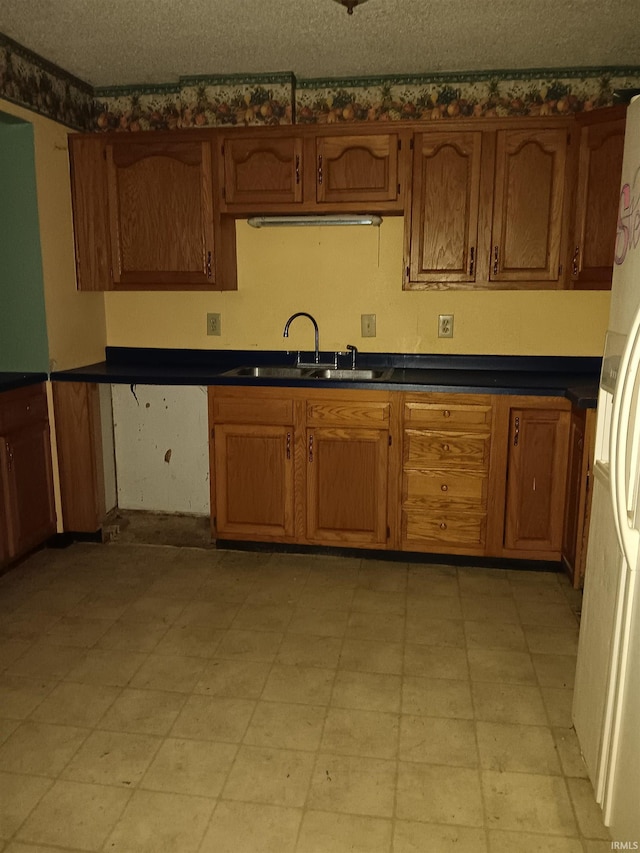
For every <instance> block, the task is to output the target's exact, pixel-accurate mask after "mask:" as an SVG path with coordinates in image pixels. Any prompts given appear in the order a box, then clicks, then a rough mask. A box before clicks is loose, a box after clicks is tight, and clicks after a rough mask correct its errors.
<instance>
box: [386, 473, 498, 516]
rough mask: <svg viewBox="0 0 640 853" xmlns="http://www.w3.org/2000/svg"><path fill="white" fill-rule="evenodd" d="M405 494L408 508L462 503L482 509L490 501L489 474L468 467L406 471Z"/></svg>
mask: <svg viewBox="0 0 640 853" xmlns="http://www.w3.org/2000/svg"><path fill="white" fill-rule="evenodd" d="M403 494H404V495H405V499H404V506H405V507H406V508H409V506H411V507H412V508H415V509H418V508H419V507H420V506H422V505H424V506H434V505H437V506H438V508H451V507H452V506H454V505H455V506H458V505H460V506H461V507H462V508H463V509H464V507H465V506H468V507H469V508H470V509H471V508H476V509H478V510H480V511H482V510H484V508H485V506H486V502H487V478H486V477H485V476H484V475H483V474H481V473H478V474H473V473H470V472H466V471H465V472H464V473H459V472H456V471H447V470H443V471H438V470H432V471H405V474H404V491H403Z"/></svg>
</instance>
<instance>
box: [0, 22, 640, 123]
mask: <svg viewBox="0 0 640 853" xmlns="http://www.w3.org/2000/svg"><path fill="white" fill-rule="evenodd" d="M617 89H638V90H640V66H637V67H633V68H626V69H612V68H609V69H597V68H593V69H575V70H573V69H566V70H564V71H555V72H553V73H552V74H549V72H545V71H540V70H534V71H500V72H478V73H468V74H461V73H456V74H435V75H424V76H420V77H380V78H363V79H357V80H356V79H351V80H296V78H295V77H294V75H293V74H292V73H282V74H262V75H254V76H240V75H230V76H227V77H222V76H217V77H196V78H181V80H180V81H179V83H178V84H175V85H174V84H171V85H164V86H150V87H120V88H115V89H97V90H94V89H93V88H92V87H91V86H89V85H88V84H86V83H83V82H82V81H81V80H78V79H77V78H75V77H72V76H71V75H69V74H67V73H66V72H65V71H63V70H62V69H60V68H58V67H57V66H55V65H52V64H51V63H49V62H47V61H46V60H44V59H42V58H41V57H39V56H37V55H36V54H34V53H32V52H31V51H29V50H27V49H26V48H24V47H22V46H21V45H18V44H16V43H15V42H13V41H11V39H8V38H7V37H5V36H3V35H2V34H0V98H6V99H7V100H9V101H13V102H14V103H17V104H20V105H22V106H24V107H26V108H27V109H31V110H34V111H36V112H39V113H41V114H43V115H46V116H48V117H49V118H52V119H54V120H55V121H59V122H61V123H63V124H66V125H68V126H70V127H73V128H76V129H78V130H95V131H102V132H104V131H121V132H136V131H143V130H171V129H175V128H190V127H218V126H229V125H237V126H255V125H258V126H269V125H287V124H325V123H326V124H332V123H335V124H344V123H352V122H363V121H366V122H390V121H400V120H403V119H404V120H412V121H416V120H420V121H441V120H453V119H456V118H470V117H478V118H479V117H492V116H499V117H504V116H550V115H567V114H570V113H578V112H584V111H588V110H593V109H598V108H600V107H606V106H610V105H611V104H612V103H613V102H614V101H613V93H614V90H617Z"/></svg>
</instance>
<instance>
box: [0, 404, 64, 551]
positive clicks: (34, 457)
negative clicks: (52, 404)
mask: <svg viewBox="0 0 640 853" xmlns="http://www.w3.org/2000/svg"><path fill="white" fill-rule="evenodd" d="M0 465H1V466H2V469H3V474H4V476H3V479H4V489H3V490H4V496H3V497H4V505H5V514H6V518H7V521H8V524H7V528H8V530H7V532H8V542H7V545H8V547H7V549H6V550H7V551H8V553H9V556H10V557H15V556H19V555H20V554H24V553H26V552H27V551H29V550H30V549H31V548H34V547H35V546H36V545H39V544H40V543H41V542H44V540H45V539H47V538H48V537H49V536H51V535H53V534H54V533H55V531H56V520H55V508H54V503H53V477H52V472H51V446H50V441H49V426H48V424H47V423H46V422H42V421H41V422H37V423H33V424H29V425H28V426H24V427H23V428H22V429H20V430H19V431H17V432H15V433H11V434H9V435H6V436H4V438H3V439H2V445H1V447H0Z"/></svg>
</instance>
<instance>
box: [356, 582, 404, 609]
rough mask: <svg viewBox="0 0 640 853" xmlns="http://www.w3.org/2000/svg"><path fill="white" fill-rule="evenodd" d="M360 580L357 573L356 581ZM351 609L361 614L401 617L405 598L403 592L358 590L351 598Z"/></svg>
mask: <svg viewBox="0 0 640 853" xmlns="http://www.w3.org/2000/svg"><path fill="white" fill-rule="evenodd" d="M360 578H361V574H360V573H359V574H358V580H360ZM351 609H352V610H357V611H360V612H362V613H379V614H381V615H391V614H395V615H397V616H403V615H404V613H405V610H406V596H405V594H404V591H402V592H392V591H390V590H377V589H366V588H365V589H363V588H358V589H356V591H355V594H354V596H353V600H352V602H351Z"/></svg>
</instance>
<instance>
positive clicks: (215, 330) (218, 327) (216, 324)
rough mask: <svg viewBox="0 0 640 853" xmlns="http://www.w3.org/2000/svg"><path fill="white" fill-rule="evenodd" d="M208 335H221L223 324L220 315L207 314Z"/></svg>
mask: <svg viewBox="0 0 640 853" xmlns="http://www.w3.org/2000/svg"><path fill="white" fill-rule="evenodd" d="M207 334H208V335H221V334H222V322H221V317H220V314H207Z"/></svg>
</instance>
